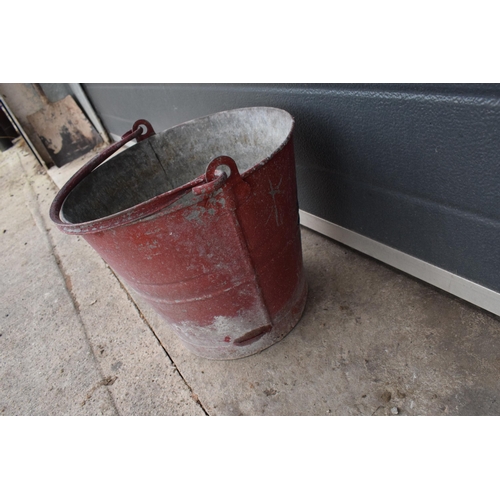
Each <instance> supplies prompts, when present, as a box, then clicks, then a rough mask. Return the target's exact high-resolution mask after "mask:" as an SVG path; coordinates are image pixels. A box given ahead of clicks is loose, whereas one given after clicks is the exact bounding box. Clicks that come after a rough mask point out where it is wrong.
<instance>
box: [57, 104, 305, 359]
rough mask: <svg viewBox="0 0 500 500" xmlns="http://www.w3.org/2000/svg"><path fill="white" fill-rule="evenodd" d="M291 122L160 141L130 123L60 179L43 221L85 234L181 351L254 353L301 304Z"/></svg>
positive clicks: (180, 130) (243, 124)
mask: <svg viewBox="0 0 500 500" xmlns="http://www.w3.org/2000/svg"><path fill="white" fill-rule="evenodd" d="M293 124H294V122H293V118H292V117H291V116H290V115H289V114H288V113H287V112H286V111H283V110H280V109H275V108H265V107H258V108H243V109H236V110H231V111H224V112H221V113H216V114H214V115H210V116H206V117H203V118H199V119H196V120H192V121H190V122H187V123H184V124H182V125H179V126H176V127H173V128H171V129H168V130H165V131H164V132H161V133H159V134H155V133H154V131H153V129H152V127H151V125H150V124H149V123H148V122H146V121H145V120H139V121H138V122H136V123H135V124H134V127H133V129H132V130H131V131H129V132H127V133H126V134H125V135H124V136H123V138H122V140H121V141H119V142H118V143H116V144H114V145H112V146H110V148H108V149H107V150H106V151H104V152H103V153H101V154H100V155H98V156H97V157H96V158H94V159H93V160H91V161H90V162H89V163H88V164H87V165H85V166H84V167H83V168H82V169H81V170H80V171H79V172H77V174H75V176H73V178H72V179H70V180H69V181H68V183H67V184H66V185H65V186H64V187H63V188H62V189H61V191H60V192H59V193H58V194H57V196H56V198H55V199H54V202H53V203H52V207H51V212H50V214H51V218H52V220H53V221H54V222H55V223H56V224H57V225H58V227H59V228H60V229H61V230H62V231H64V232H66V233H68V234H77V235H81V236H82V237H84V238H85V239H86V241H87V242H88V243H89V244H90V245H92V247H93V248H94V249H95V250H96V251H97V252H98V253H99V254H100V255H101V256H102V258H103V259H104V260H105V261H106V262H107V263H108V264H109V266H110V267H111V268H112V269H113V270H114V271H115V272H116V273H117V274H118V275H119V276H120V278H122V279H123V280H124V281H125V282H126V283H127V284H128V285H129V286H130V287H131V288H132V289H133V290H135V292H136V293H138V294H139V295H140V296H142V297H143V298H144V299H146V300H147V302H148V303H149V304H151V306H152V307H153V308H154V309H155V310H156V311H157V312H158V313H159V314H160V315H161V316H162V317H163V318H165V320H166V321H167V322H168V323H169V324H170V326H171V327H172V328H173V329H174V330H175V332H176V333H177V335H178V336H179V337H180V339H181V340H182V341H183V343H184V344H185V345H186V347H187V348H188V349H190V350H191V351H192V352H194V353H195V354H197V355H199V356H202V357H206V358H211V359H234V358H240V357H244V356H249V355H251V354H255V353H257V352H259V351H262V350H263V349H266V348H267V347H269V346H271V345H272V344H274V343H276V342H278V341H279V340H281V339H282V338H283V337H285V335H287V333H289V332H290V330H291V329H292V328H293V327H294V326H295V325H296V323H297V322H298V321H299V319H300V317H301V315H302V313H303V310H304V307H305V302H306V295H307V285H306V281H305V279H304V272H303V265H302V248H301V239H300V231H299V215H298V202H297V186H296V177H295V159H294V152H293V141H292V131H293ZM142 127H144V128H145V129H146V131H145V132H144V131H143V128H142ZM133 138H136V139H137V141H138V143H137V144H136V145H134V146H132V147H130V148H129V149H127V150H126V151H124V152H122V153H119V154H117V155H116V156H114V157H112V158H110V159H109V160H108V161H106V162H105V163H102V162H103V161H104V160H105V159H106V158H107V157H108V156H110V155H111V154H112V153H113V152H115V151H117V150H118V149H119V148H120V147H121V146H122V145H123V144H124V143H126V142H128V141H130V140H131V139H133Z"/></svg>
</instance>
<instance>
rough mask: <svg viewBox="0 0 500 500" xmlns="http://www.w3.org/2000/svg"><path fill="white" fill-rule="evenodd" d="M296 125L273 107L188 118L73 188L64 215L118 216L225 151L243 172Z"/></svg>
mask: <svg viewBox="0 0 500 500" xmlns="http://www.w3.org/2000/svg"><path fill="white" fill-rule="evenodd" d="M138 118H140V117H138ZM292 128H293V119H292V117H291V116H290V115H289V114H288V113H287V112H285V111H282V110H280V109H276V108H268V107H255V108H243V109H236V110H231V111H225V112H221V113H217V114H215V115H211V116H206V117H203V118H200V119H196V120H192V121H189V122H186V123H184V124H182V125H179V126H177V127H174V128H171V129H168V130H166V131H164V132H161V133H157V134H156V135H154V136H152V137H150V138H149V139H146V140H145V141H143V142H140V143H138V144H136V145H134V146H132V147H131V148H129V149H128V150H126V151H124V152H122V153H120V154H118V155H116V156H115V157H113V158H111V159H109V160H108V161H107V162H105V163H103V164H102V165H101V166H100V167H99V168H97V169H96V170H94V171H93V172H92V173H91V174H90V175H89V176H88V177H86V178H85V179H84V180H83V181H82V182H80V183H79V184H78V185H77V186H76V187H75V188H74V189H73V190H72V191H71V193H70V194H69V195H68V197H67V198H66V200H65V202H64V205H63V207H62V215H63V217H64V219H65V220H66V221H67V222H71V223H75V224H76V223H81V222H88V221H92V220H96V219H100V218H103V217H107V216H111V215H114V214H116V213H119V212H121V211H123V210H126V209H128V208H131V207H134V206H136V205H138V204H140V203H143V202H147V201H148V200H150V199H152V198H154V197H155V196H158V195H160V194H162V193H165V192H168V191H170V190H172V189H174V188H177V187H179V186H182V185H184V184H186V183H188V182H189V181H191V180H193V179H194V178H196V177H198V176H200V175H202V174H203V173H204V172H205V169H206V167H207V165H208V164H209V162H210V161H211V160H212V159H213V158H215V157H217V156H221V155H226V156H230V157H232V158H233V159H234V160H235V161H236V164H237V165H238V169H239V171H240V173H244V172H246V171H247V170H249V169H250V168H251V167H253V166H255V165H258V164H259V163H261V162H262V161H264V160H266V159H267V158H269V157H270V156H272V155H273V154H274V153H276V152H277V151H278V150H279V149H280V147H281V146H282V145H283V144H284V143H285V142H286V141H287V139H288V137H289V135H290V134H291V131H292Z"/></svg>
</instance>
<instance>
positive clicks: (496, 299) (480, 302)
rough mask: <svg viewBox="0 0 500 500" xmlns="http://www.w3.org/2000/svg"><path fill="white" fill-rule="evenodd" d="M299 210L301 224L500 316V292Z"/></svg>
mask: <svg viewBox="0 0 500 500" xmlns="http://www.w3.org/2000/svg"><path fill="white" fill-rule="evenodd" d="M299 213H300V223H301V225H303V226H305V227H307V228H309V229H312V230H313V231H317V232H318V233H321V234H324V235H325V236H328V237H329V238H332V239H334V240H336V241H338V242H340V243H343V244H344V245H347V246H349V247H351V248H354V249H355V250H358V251H359V252H362V253H364V254H366V255H369V256H370V257H373V258H374V259H377V260H380V261H381V262H384V263H385V264H388V265H389V266H392V267H394V268H396V269H399V270H400V271H403V272H405V273H408V274H410V275H411V276H414V277H415V278H418V279H421V280H422V281H425V282H427V283H430V284H431V285H434V286H435V287H437V288H440V289H442V290H444V291H446V292H448V293H450V294H452V295H455V296H457V297H459V298H461V299H463V300H466V301H467V302H470V303H471V304H474V305H476V306H479V307H481V308H482V309H485V310H486V311H489V312H492V313H493V314H496V315H497V316H500V293H497V292H494V291H493V290H490V289H489V288H486V287H484V286H481V285H479V284H477V283H474V282H472V281H469V280H467V279H465V278H462V277H460V276H458V275H456V274H453V273H450V272H449V271H445V270H444V269H441V268H440V267H437V266H434V265H432V264H429V263H428V262H424V261H423V260H420V259H417V258H416V257H412V256H411V255H408V254H406V253H404V252H401V251H399V250H396V249H395V248H392V247H389V246H387V245H384V244H383V243H379V242H378V241H375V240H372V239H370V238H367V237H366V236H363V235H361V234H359V233H355V232H353V231H350V230H349V229H345V228H343V227H341V226H338V225H337V224H334V223H333V222H329V221H327V220H325V219H321V218H320V217H317V216H316V215H312V214H310V213H308V212H304V211H303V210H299Z"/></svg>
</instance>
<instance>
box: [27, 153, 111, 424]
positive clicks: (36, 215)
mask: <svg viewBox="0 0 500 500" xmlns="http://www.w3.org/2000/svg"><path fill="white" fill-rule="evenodd" d="M18 159H19V163H20V164H21V167H22V169H23V170H24V179H25V186H26V185H27V186H28V189H27V190H26V189H25V191H24V192H25V195H27V196H28V197H29V199H27V200H26V204H27V206H28V208H29V211H30V213H31V216H32V217H33V220H34V222H35V224H36V225H37V227H38V228H39V229H42V231H41V233H42V235H43V239H44V241H45V243H46V245H47V248H48V250H49V253H50V254H51V256H52V258H53V259H54V261H55V263H56V266H57V269H58V270H59V273H60V275H61V277H62V279H63V281H64V287H65V289H66V291H67V292H68V295H69V298H70V300H71V303H72V304H73V307H74V308H75V311H76V316H77V319H78V323H79V324H80V326H81V328H82V331H83V334H84V336H85V340H86V341H87V345H88V347H89V349H90V352H91V354H92V357H93V358H94V361H95V364H96V366H97V369H98V371H99V374H100V375H101V382H102V381H105V380H107V379H108V378H109V377H105V375H104V373H103V371H102V367H101V364H100V363H99V360H98V358H97V356H96V353H95V352H94V348H93V346H92V342H91V341H90V337H89V335H88V331H87V328H86V327H85V324H84V322H83V319H82V317H81V314H80V304H79V303H78V300H77V299H76V297H75V295H74V293H73V290H72V288H73V287H72V284H71V278H70V277H69V275H68V274H67V272H66V270H65V269H64V266H63V265H62V262H61V258H60V256H59V254H58V252H57V250H56V245H55V244H54V240H53V239H52V237H51V236H50V232H49V231H48V228H47V226H46V225H45V222H44V220H43V218H42V214H41V213H40V210H39V205H38V200H37V196H36V193H35V191H34V189H33V186H32V183H31V180H30V172H29V171H28V169H27V167H26V166H25V165H24V163H23V161H22V160H21V158H20V157H19V156H18ZM101 385H104V387H106V389H107V393H108V395H109V398H110V401H111V405H112V407H113V409H114V411H115V412H116V415H120V412H119V410H118V406H117V404H116V401H115V399H114V397H113V394H112V393H111V391H110V390H109V387H108V386H109V385H111V384H105V383H103V384H101ZM98 386H99V387H100V385H98ZM95 389H97V387H95ZM95 389H94V390H91V391H90V392H91V396H92V394H93V392H94V391H95ZM87 396H88V394H87ZM91 396H90V397H91ZM90 397H89V398H87V400H88V399H90ZM87 400H86V401H87Z"/></svg>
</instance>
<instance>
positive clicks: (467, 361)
mask: <svg viewBox="0 0 500 500" xmlns="http://www.w3.org/2000/svg"><path fill="white" fill-rule="evenodd" d="M81 163H82V161H80V162H76V163H74V164H73V165H70V166H68V168H67V167H64V168H63V169H60V170H58V171H55V172H51V174H52V175H53V177H54V179H55V180H56V181H57V182H58V184H59V185H60V184H61V183H62V182H64V180H65V178H66V177H67V175H69V174H68V171H69V170H71V169H75V168H78V166H79V165H81ZM54 174H55V175H54ZM0 189H1V197H0V204H1V211H0V242H1V251H2V256H3V258H2V259H1V262H0V296H1V301H0V318H1V323H0V326H1V331H0V414H1V415H207V414H208V415H388V416H401V415H498V414H500V383H499V377H498V373H499V370H500V321H499V318H497V317H496V316H493V315H491V314H489V313H486V312H484V311H482V310H480V309H478V308H476V307H474V306H471V305H469V304H467V303H465V302H463V301H461V300H459V299H456V298H454V297H452V296H449V295H447V294H446V293H444V292H441V291H439V290H437V289H435V288H433V287H431V286H429V285H426V284H425V283H422V282H420V281H418V280H416V279H413V278H411V277H409V276H407V275H405V274H403V273H400V272H398V271H395V270H393V269H391V268H390V267H388V266H385V265H383V264H380V263H379V262H377V261H375V260H373V259H371V258H368V257H365V256H363V255H361V254H359V253H358V252H356V251H353V250H351V249H349V248H347V247H344V246H342V245H340V244H337V243H335V242H334V241H332V240H329V239H328V238H325V237H323V236H321V235H319V234H317V233H314V232H312V231H310V230H308V229H305V228H303V229H302V238H303V252H304V264H305V268H306V273H307V279H308V283H309V298H308V302H307V306H306V310H305V313H304V316H303V318H302V319H301V321H300V322H299V324H298V325H297V327H296V328H295V329H294V330H293V331H292V332H291V333H290V334H289V335H288V336H287V337H286V338H285V339H284V340H283V341H282V342H280V343H278V344H276V345H274V346H272V347H271V348H269V349H267V350H266V351H264V352H262V353H260V354H258V355H254V356H251V357H248V358H244V359H240V360H235V361H210V360H205V359H201V358H197V357H195V356H194V355H192V354H190V353H189V352H188V351H186V350H185V348H183V347H182V345H181V344H180V342H179V341H178V340H177V337H176V336H175V335H174V334H173V332H172V331H171V330H170V329H169V328H168V326H167V325H166V324H165V323H164V322H163V320H162V319H161V318H159V317H158V316H157V315H156V313H154V312H153V311H152V310H151V309H150V308H149V306H147V305H146V304H144V303H143V302H142V301H141V299H140V298H139V297H136V296H135V295H134V294H133V293H131V292H130V291H128V290H127V289H126V288H125V286H124V285H123V284H122V283H121V282H120V281H119V280H118V279H117V277H116V276H115V275H114V273H113V272H112V271H111V269H109V267H108V266H107V265H106V264H105V263H104V262H103V260H102V259H101V258H100V257H99V256H98V255H97V254H96V253H95V251H94V250H93V249H92V248H90V247H89V246H88V245H87V244H86V243H85V241H83V240H82V239H81V238H79V237H73V236H67V235H65V234H63V233H61V232H60V231H59V230H57V228H55V226H54V225H53V224H52V222H51V221H50V219H49V217H48V212H49V207H50V204H51V202H52V200H53V198H54V195H55V193H56V192H57V188H56V186H55V184H54V181H53V180H52V179H51V177H50V176H49V175H47V173H46V171H44V170H42V168H41V167H39V166H38V164H37V163H36V161H35V160H34V158H33V157H32V156H31V154H30V153H29V152H28V151H27V150H26V149H24V148H23V147H22V144H19V145H18V146H16V147H13V148H11V149H9V150H8V151H6V152H4V153H3V154H2V155H1V156H0Z"/></svg>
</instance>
